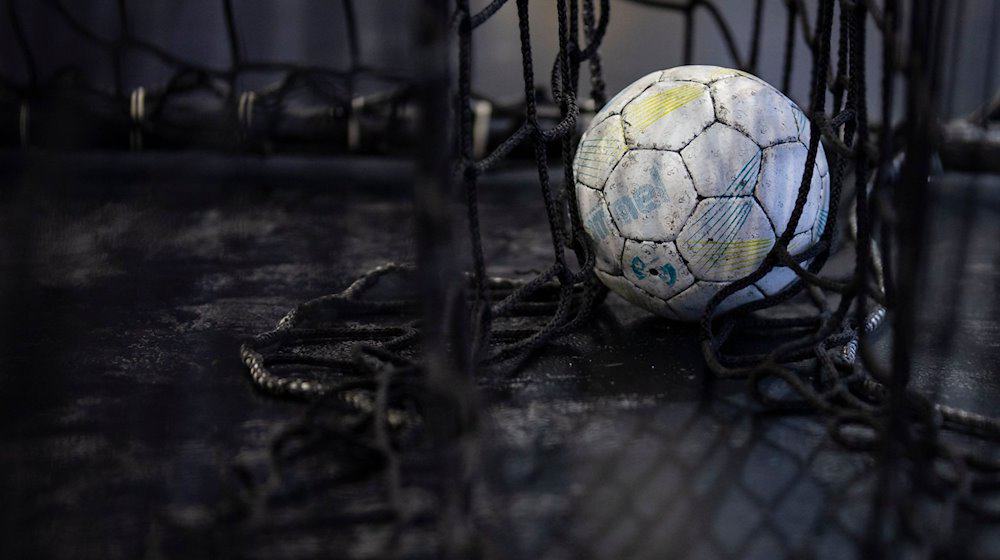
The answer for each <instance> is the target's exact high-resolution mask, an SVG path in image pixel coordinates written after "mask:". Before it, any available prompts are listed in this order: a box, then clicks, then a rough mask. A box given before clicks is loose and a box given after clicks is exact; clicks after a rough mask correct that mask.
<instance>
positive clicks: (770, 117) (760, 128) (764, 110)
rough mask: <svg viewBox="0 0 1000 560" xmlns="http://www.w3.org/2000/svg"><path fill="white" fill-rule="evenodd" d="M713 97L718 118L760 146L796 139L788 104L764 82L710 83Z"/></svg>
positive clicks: (742, 79)
mask: <svg viewBox="0 0 1000 560" xmlns="http://www.w3.org/2000/svg"><path fill="white" fill-rule="evenodd" d="M712 98H713V100H714V101H715V114H716V116H717V117H718V119H719V120H720V121H721V122H723V123H725V124H728V125H730V126H732V127H733V128H735V129H737V130H739V131H740V132H742V133H744V134H746V135H747V136H749V137H750V138H752V139H753V140H754V141H755V142H757V143H758V144H759V145H760V146H761V147H767V146H772V145H774V144H778V143H781V142H790V141H794V140H798V137H799V129H798V127H797V126H796V124H795V115H794V113H793V112H792V104H791V101H789V100H788V98H787V97H785V96H784V95H782V94H781V92H779V91H778V90H776V89H774V88H773V87H771V86H769V85H767V84H766V83H764V82H761V81H757V80H753V79H749V78H746V77H743V76H737V77H735V78H724V79H721V80H719V81H717V82H714V83H713V84H712Z"/></svg>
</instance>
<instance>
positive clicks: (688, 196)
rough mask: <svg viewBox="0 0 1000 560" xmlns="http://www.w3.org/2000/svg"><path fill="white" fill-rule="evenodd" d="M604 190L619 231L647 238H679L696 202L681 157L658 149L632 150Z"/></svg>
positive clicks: (658, 239) (659, 239) (626, 234)
mask: <svg viewBox="0 0 1000 560" xmlns="http://www.w3.org/2000/svg"><path fill="white" fill-rule="evenodd" d="M604 192H605V195H606V198H605V199H606V200H607V202H608V208H609V209H610V210H611V216H612V218H613V219H614V222H615V225H616V226H617V227H618V231H620V232H621V233H622V235H623V236H625V237H628V238H631V239H640V240H645V241H670V240H673V239H674V238H676V237H677V233H678V232H679V231H680V229H681V227H682V226H683V225H684V220H685V219H686V218H687V217H688V215H689V214H690V213H691V211H692V210H694V207H695V204H696V202H697V194H696V193H695V190H694V184H693V183H692V182H691V177H690V176H689V175H688V172H687V169H686V168H685V167H684V162H683V161H681V156H680V155H678V154H677V153H676V152H663V151H658V150H629V152H628V153H626V154H625V156H624V157H623V158H622V160H621V163H620V164H619V165H618V166H617V167H615V170H614V171H613V172H612V173H611V176H610V177H609V178H608V181H607V183H606V185H605V187H604Z"/></svg>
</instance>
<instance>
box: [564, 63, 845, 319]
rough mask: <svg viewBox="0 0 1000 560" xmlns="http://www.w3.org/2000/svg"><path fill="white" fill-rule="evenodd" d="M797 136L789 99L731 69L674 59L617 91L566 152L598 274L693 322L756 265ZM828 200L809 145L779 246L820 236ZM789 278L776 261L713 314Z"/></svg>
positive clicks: (778, 220)
mask: <svg viewBox="0 0 1000 560" xmlns="http://www.w3.org/2000/svg"><path fill="white" fill-rule="evenodd" d="M809 133H810V131H809V120H808V119H807V117H806V116H805V114H804V113H803V112H802V110H800V109H799V108H798V107H797V106H796V105H795V103H793V102H792V101H791V100H790V99H788V98H787V97H785V96H784V95H783V94H782V93H781V92H779V91H778V90H777V89H775V88H773V87H771V86H770V85H768V84H767V83H765V82H764V81H763V80H761V79H760V78H757V77H756V76H752V75H750V74H747V73H745V72H741V71H739V70H730V69H727V68H719V67H717V66H681V67H677V68H672V69H670V70H664V71H662V72H654V73H652V74H649V75H648V76H645V77H643V78H640V79H639V80H637V81H636V82H635V83H633V84H632V85H630V86H628V87H627V88H625V89H624V90H622V92H621V93H619V94H618V95H616V96H615V97H614V98H613V99H611V101H609V102H608V104H607V105H605V106H604V108H603V109H601V111H600V112H599V113H597V115H596V116H595V117H594V120H593V121H592V122H591V124H590V126H589V127H588V129H587V131H586V133H584V135H583V138H582V139H581V140H580V145H579V147H578V148H577V153H576V159H575V160H574V162H573V175H574V178H575V182H576V185H575V188H576V197H577V203H578V205H579V210H580V219H581V221H582V222H583V229H584V230H585V231H586V233H587V236H588V238H589V242H590V243H591V246H592V247H593V249H594V252H595V253H596V256H597V259H596V264H595V272H596V274H597V276H598V278H600V279H601V281H602V282H603V283H604V284H606V285H607V286H608V287H609V288H611V289H612V290H613V291H615V292H616V293H618V294H619V295H621V296H622V297H624V298H625V299H627V300H628V301H630V302H632V303H634V304H636V305H639V306H640V307H643V308H645V309H647V310H648V311H651V312H653V313H656V314H658V315H662V316H665V317H670V318H673V319H681V320H696V319H698V318H700V317H701V314H702V312H703V310H704V309H705V306H706V305H707V303H708V300H709V299H710V298H711V297H712V296H713V295H715V294H716V293H717V292H718V291H719V290H720V289H721V288H722V287H723V286H724V285H726V284H727V283H729V282H732V281H733V280H736V279H738V278H742V277H744V276H747V275H748V274H750V273H751V272H753V271H754V270H756V269H757V267H758V266H759V265H760V264H761V262H762V261H763V260H764V257H765V256H766V255H767V254H768V252H769V251H770V250H771V247H773V246H774V244H775V242H776V238H777V236H780V235H781V234H782V233H783V232H784V231H785V228H786V227H787V226H788V223H789V217H790V216H791V214H792V210H793V209H794V207H795V199H796V197H797V196H798V191H799V185H800V184H801V181H802V174H803V171H804V170H805V164H806V154H807V152H808V145H809ZM829 203H830V177H829V171H828V166H827V162H826V155H825V154H824V153H823V146H822V145H820V148H819V152H818V154H817V156H816V164H815V168H814V170H813V175H812V181H811V184H810V189H809V196H808V198H807V201H806V205H805V209H804V212H803V213H802V217H801V218H800V219H799V222H798V224H797V226H796V227H795V236H794V237H793V238H792V240H791V243H790V244H789V247H788V248H789V252H790V253H791V254H793V255H794V254H796V253H800V252H802V251H804V250H806V249H808V248H809V247H811V246H812V245H813V244H814V243H816V241H817V240H818V239H819V237H820V235H821V234H822V232H823V228H824V227H825V225H826V217H827V211H828V206H829ZM794 280H795V273H794V272H793V271H792V270H790V269H788V268H785V267H776V268H775V269H774V270H772V271H771V272H770V273H769V274H767V275H766V276H764V277H763V278H761V279H760V280H758V281H757V282H756V283H754V284H753V285H750V286H748V287H746V288H744V289H742V290H740V291H738V292H736V293H735V294H733V295H731V296H730V297H728V298H727V299H726V300H725V301H724V302H723V303H722V305H721V306H720V307H719V308H717V312H725V311H728V310H730V309H732V308H734V307H736V306H738V305H742V304H744V303H747V302H750V301H754V300H757V299H761V298H763V297H764V296H765V295H771V294H774V293H777V292H778V291H780V290H781V289H782V288H784V287H786V286H788V285H789V284H790V283H792V282H793V281H794Z"/></svg>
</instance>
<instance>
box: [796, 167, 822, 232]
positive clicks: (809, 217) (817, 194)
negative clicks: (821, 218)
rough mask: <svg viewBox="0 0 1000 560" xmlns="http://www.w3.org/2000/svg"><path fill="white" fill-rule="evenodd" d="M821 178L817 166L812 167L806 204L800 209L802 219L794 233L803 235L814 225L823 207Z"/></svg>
mask: <svg viewBox="0 0 1000 560" xmlns="http://www.w3.org/2000/svg"><path fill="white" fill-rule="evenodd" d="M824 201H825V198H824V197H823V178H822V177H820V176H819V166H817V165H814V166H813V173H812V180H811V182H810V183H809V195H808V196H807V197H806V204H805V206H803V207H802V217H800V218H799V223H798V225H797V226H796V228H795V233H796V235H797V234H800V233H805V232H808V231H809V230H811V229H812V228H813V226H814V225H815V224H816V217H817V215H818V214H819V210H820V207H821V206H822V205H823V203H824Z"/></svg>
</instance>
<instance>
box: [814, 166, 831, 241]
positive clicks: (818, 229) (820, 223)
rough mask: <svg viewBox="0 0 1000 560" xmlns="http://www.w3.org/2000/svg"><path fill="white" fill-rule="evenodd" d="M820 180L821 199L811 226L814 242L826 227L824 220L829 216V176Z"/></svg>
mask: <svg viewBox="0 0 1000 560" xmlns="http://www.w3.org/2000/svg"><path fill="white" fill-rule="evenodd" d="M822 180H823V188H822V189H821V190H820V193H821V194H820V196H821V200H820V203H819V211H818V212H816V223H814V224H813V228H812V240H813V242H814V243H815V242H816V241H819V238H820V237H821V236H822V235H823V230H824V229H826V220H827V218H828V217H829V216H830V176H829V175H827V176H825V177H823V179H822Z"/></svg>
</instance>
